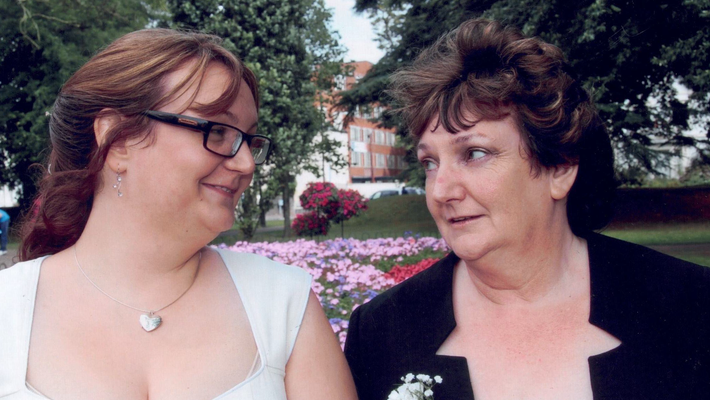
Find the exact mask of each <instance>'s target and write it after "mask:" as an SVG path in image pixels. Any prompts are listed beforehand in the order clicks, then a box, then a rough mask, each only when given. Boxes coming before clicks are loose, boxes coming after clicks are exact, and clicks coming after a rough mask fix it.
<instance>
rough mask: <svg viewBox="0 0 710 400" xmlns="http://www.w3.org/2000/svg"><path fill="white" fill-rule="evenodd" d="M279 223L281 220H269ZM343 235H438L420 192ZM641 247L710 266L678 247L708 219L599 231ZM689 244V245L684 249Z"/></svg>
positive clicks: (707, 229) (707, 254)
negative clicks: (651, 248) (697, 221)
mask: <svg viewBox="0 0 710 400" xmlns="http://www.w3.org/2000/svg"><path fill="white" fill-rule="evenodd" d="M269 222H271V223H274V225H275V226H281V225H282V224H283V221H269ZM343 228H344V229H343V232H344V235H343V236H345V237H353V238H357V239H368V238H375V237H397V236H402V235H404V234H405V233H409V234H413V235H414V234H417V233H418V234H421V235H427V236H439V233H438V230H437V228H436V224H435V223H434V220H433V219H432V217H431V215H430V214H429V211H428V210H427V207H426V201H425V198H424V196H423V195H419V196H417V195H407V196H392V197H384V198H381V199H377V200H372V201H370V202H369V210H368V211H366V212H365V213H363V214H362V215H361V216H359V217H356V218H353V219H351V220H349V221H346V222H345V224H344V226H343ZM602 233H603V234H604V235H608V236H611V237H615V238H618V239H621V240H625V241H628V242H632V243H637V244H641V245H644V246H650V247H655V248H657V249H658V250H660V251H662V252H665V253H667V254H670V255H672V256H674V257H678V258H680V259H684V260H687V261H690V262H694V263H696V264H700V265H705V266H710V250H707V249H708V248H710V245H708V247H706V248H698V247H697V246H682V245H686V244H705V243H708V244H710V222H701V223H674V222H669V223H635V224H624V225H619V224H616V225H612V226H610V227H609V228H608V229H606V230H604V231H603V232H602ZM340 236H341V227H340V225H335V226H331V229H330V232H328V235H327V236H318V237H315V238H314V239H316V240H326V239H332V238H336V237H340ZM294 239H295V237H287V238H284V237H283V231H282V230H277V231H272V232H257V234H256V235H255V236H254V238H253V241H286V240H294ZM236 240H239V238H238V237H237V236H231V237H230V236H223V237H219V238H217V239H216V240H215V243H230V242H231V243H233V242H235V241H236ZM688 247H690V248H688Z"/></svg>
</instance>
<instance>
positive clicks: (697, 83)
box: [342, 0, 710, 180]
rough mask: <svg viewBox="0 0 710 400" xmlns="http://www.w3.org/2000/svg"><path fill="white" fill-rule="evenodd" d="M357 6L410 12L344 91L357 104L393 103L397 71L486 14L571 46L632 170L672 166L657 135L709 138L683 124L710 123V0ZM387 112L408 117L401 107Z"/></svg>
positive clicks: (625, 172) (429, 0) (392, 122)
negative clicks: (689, 132)
mask: <svg viewBox="0 0 710 400" xmlns="http://www.w3.org/2000/svg"><path fill="white" fill-rule="evenodd" d="M356 9H357V10H359V11H366V12H368V13H369V15H371V16H373V15H374V16H378V15H379V16H381V15H382V14H383V11H382V10H383V9H390V12H395V13H396V12H398V11H399V12H402V10H404V11H403V12H404V16H403V17H401V18H399V19H395V21H396V24H397V25H395V26H390V27H389V28H388V29H389V31H388V32H389V34H390V36H391V35H392V34H394V35H396V36H397V37H396V38H395V39H396V40H394V41H392V42H391V43H392V44H391V45H390V46H388V47H387V48H386V50H387V53H386V55H385V56H384V57H383V58H382V59H381V60H380V61H379V62H378V63H377V65H375V67H374V68H373V69H372V70H371V72H370V73H369V74H368V75H366V76H365V77H364V78H362V79H361V80H360V81H359V83H358V85H357V86H356V87H355V88H353V89H352V90H350V91H348V92H345V93H343V97H342V104H343V105H344V106H346V107H347V109H348V110H349V111H350V112H352V111H354V110H355V107H356V106H357V105H361V104H367V103H371V102H375V101H378V102H380V103H383V104H386V105H390V106H392V104H391V99H388V98H387V97H386V95H384V92H383V91H384V90H385V89H386V87H387V84H388V78H387V77H388V75H389V74H390V73H392V72H393V71H394V70H395V69H397V68H398V67H401V66H403V65H406V64H408V63H410V62H411V61H412V60H413V59H414V57H415V56H416V55H417V53H418V51H419V50H420V49H422V48H424V47H426V46H428V45H430V44H431V43H433V42H434V40H436V39H437V38H438V37H439V36H440V35H442V34H444V33H445V32H447V31H449V30H450V29H453V28H455V27H456V26H458V25H459V24H460V23H461V22H463V21H465V20H467V19H469V18H472V17H480V16H483V17H487V18H491V19H495V20H499V21H501V22H503V23H508V24H512V25H515V26H517V27H519V28H521V29H522V30H523V31H524V32H525V33H526V34H528V35H537V36H540V37H541V38H543V39H544V40H546V41H548V42H550V43H554V44H556V45H557V46H559V47H560V48H562V50H563V51H564V52H565V53H566V54H567V55H568V59H569V61H570V63H571V65H572V66H573V68H574V69H575V70H576V72H577V75H578V76H579V77H580V79H581V80H582V81H583V82H584V84H585V87H587V88H588V89H589V90H590V91H591V92H592V94H593V96H594V99H595V101H596V102H597V105H598V108H599V111H600V114H601V116H602V118H603V119H604V120H605V121H606V122H607V124H608V127H609V131H610V134H611V137H612V140H613V141H614V145H615V150H616V154H617V159H618V165H617V170H618V172H619V176H620V177H621V178H622V180H623V179H626V178H628V179H632V180H633V179H634V178H633V177H635V176H638V175H639V174H647V173H648V172H654V171H656V170H657V169H658V168H659V167H662V164H663V162H664V160H665V159H667V157H666V156H667V155H666V154H664V153H663V152H659V151H656V150H654V148H655V147H656V146H655V145H658V144H670V145H674V146H697V147H700V148H702V147H705V146H707V145H708V140H707V139H699V140H695V139H692V138H688V137H686V136H683V130H684V129H686V128H687V127H688V125H689V124H700V125H704V126H705V128H706V129H708V128H710V119H708V118H706V117H707V110H708V108H709V106H710V95H709V93H710V68H709V67H708V65H710V28H709V27H710V0H669V1H664V2H646V3H644V4H643V6H640V5H639V4H638V3H635V2H633V1H630V0H595V1H583V2H573V1H566V0H544V1H538V0H463V1H457V2H451V1H444V0H357V1H356ZM374 22H375V23H380V22H379V20H378V19H376V18H375V19H374ZM383 39H384V37H383V36H382V35H381V41H380V43H386V42H387V41H385V40H383ZM678 84H682V85H683V86H685V87H687V88H689V89H690V90H692V94H691V96H690V99H689V100H688V101H683V102H681V101H679V100H678V99H677V97H676V95H677V90H678V89H677V88H678ZM381 122H382V124H383V125H384V126H397V125H398V124H399V121H398V119H397V118H396V117H395V118H393V117H392V116H391V115H390V116H387V117H386V118H383V119H382V121H381ZM400 133H401V134H404V128H403V127H401V126H400ZM410 148H411V144H410ZM417 173H419V172H417ZM417 179H421V176H419V177H418V178H417Z"/></svg>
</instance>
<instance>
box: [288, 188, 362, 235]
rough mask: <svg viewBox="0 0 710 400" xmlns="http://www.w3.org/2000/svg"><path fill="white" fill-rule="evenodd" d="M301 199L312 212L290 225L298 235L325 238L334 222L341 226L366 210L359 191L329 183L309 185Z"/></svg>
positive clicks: (304, 206) (305, 207) (302, 204)
mask: <svg viewBox="0 0 710 400" xmlns="http://www.w3.org/2000/svg"><path fill="white" fill-rule="evenodd" d="M299 200H300V201H301V207H303V209H304V210H308V211H309V212H308V213H306V214H302V215H303V217H301V216H300V215H299V216H298V217H296V219H295V220H294V221H293V223H292V224H291V228H292V229H293V230H294V232H296V234H297V235H298V236H313V235H326V234H327V233H328V229H329V228H330V223H331V222H334V223H336V224H337V223H342V222H344V221H347V220H348V219H350V218H352V217H354V216H357V215H359V214H360V213H361V212H363V211H365V210H367V199H366V198H364V197H362V195H361V194H360V193H359V192H358V191H357V190H352V189H348V190H342V189H340V190H339V189H337V188H336V187H335V185H333V184H332V183H330V182H311V183H309V184H308V187H307V188H306V190H304V191H303V193H302V194H301V196H299ZM299 217H301V219H299ZM309 222H310V224H309Z"/></svg>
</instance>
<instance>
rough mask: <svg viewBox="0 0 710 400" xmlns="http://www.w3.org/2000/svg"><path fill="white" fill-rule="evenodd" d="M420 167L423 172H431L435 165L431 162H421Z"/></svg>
mask: <svg viewBox="0 0 710 400" xmlns="http://www.w3.org/2000/svg"><path fill="white" fill-rule="evenodd" d="M422 166H424V170H426V171H431V170H433V169H434V168H436V164H434V163H433V162H432V161H431V160H424V161H422Z"/></svg>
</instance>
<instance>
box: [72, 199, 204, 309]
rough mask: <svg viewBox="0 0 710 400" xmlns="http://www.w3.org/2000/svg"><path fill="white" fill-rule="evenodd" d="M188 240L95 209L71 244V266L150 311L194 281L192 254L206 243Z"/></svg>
mask: <svg viewBox="0 0 710 400" xmlns="http://www.w3.org/2000/svg"><path fill="white" fill-rule="evenodd" d="M189 239H191V238H190V236H189V235H186V236H185V237H183V238H180V237H179V236H178V235H174V234H171V233H170V232H164V231H163V232H161V230H160V229H155V228H154V227H151V226H150V224H149V223H148V221H141V220H140V218H135V217H133V216H131V215H128V214H121V213H119V212H116V213H106V212H103V211H102V210H101V209H100V208H99V209H97V208H94V209H93V210H92V213H91V215H90V216H89V219H88V222H87V224H86V227H85V229H84V231H83V232H82V235H81V237H80V238H79V240H78V241H77V243H76V244H75V246H76V254H77V256H76V258H77V259H76V261H78V263H80V265H81V268H82V269H83V270H84V271H85V273H86V274H87V276H88V277H89V278H90V280H91V281H93V282H94V283H95V284H96V285H98V286H99V287H101V288H102V289H103V290H104V291H106V292H107V293H111V294H112V296H114V297H116V298H120V299H131V303H132V304H139V305H143V306H144V307H145V308H151V307H154V306H161V305H162V304H161V303H163V302H164V301H165V300H166V299H170V298H171V297H173V295H175V294H176V293H179V292H180V291H181V290H183V289H184V288H185V287H187V285H189V284H190V283H191V282H192V280H193V279H195V276H196V273H197V268H198V265H199V256H198V254H197V253H198V252H199V251H200V249H202V247H204V245H205V244H206V243H207V242H206V241H199V242H198V241H196V240H192V241H190V240H189ZM70 250H71V249H70ZM72 251H73V250H72ZM71 260H72V261H74V257H73V255H72V257H71Z"/></svg>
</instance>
